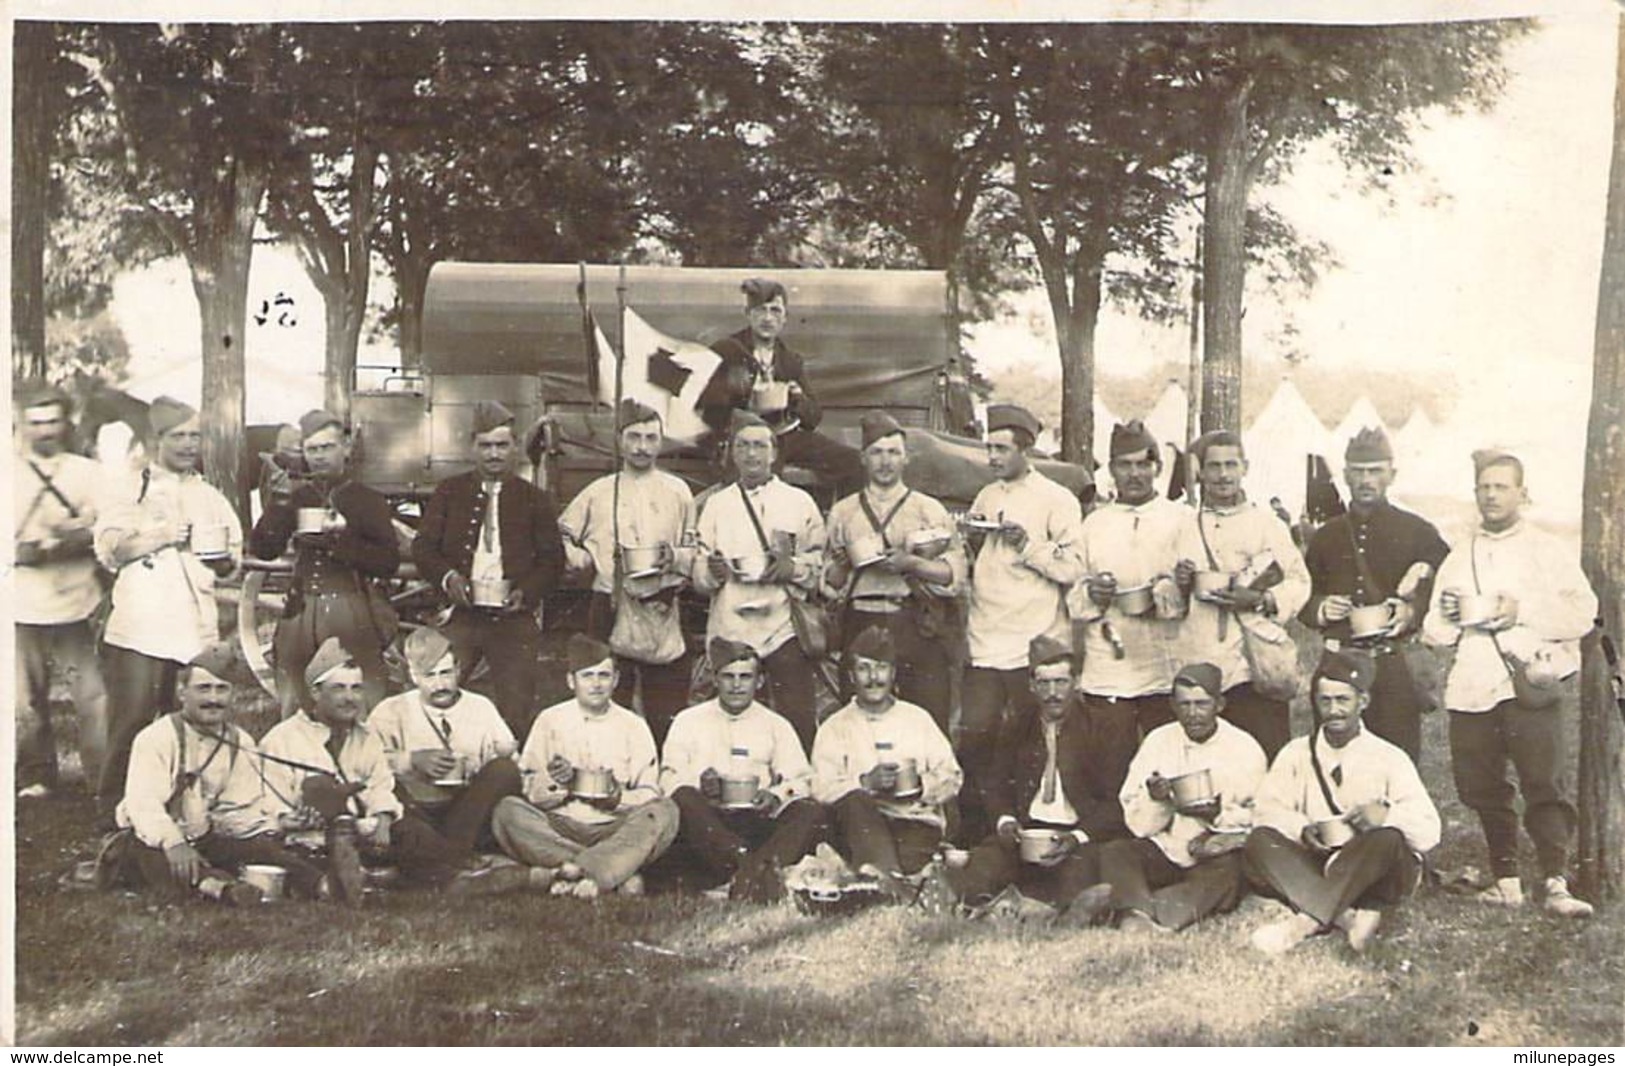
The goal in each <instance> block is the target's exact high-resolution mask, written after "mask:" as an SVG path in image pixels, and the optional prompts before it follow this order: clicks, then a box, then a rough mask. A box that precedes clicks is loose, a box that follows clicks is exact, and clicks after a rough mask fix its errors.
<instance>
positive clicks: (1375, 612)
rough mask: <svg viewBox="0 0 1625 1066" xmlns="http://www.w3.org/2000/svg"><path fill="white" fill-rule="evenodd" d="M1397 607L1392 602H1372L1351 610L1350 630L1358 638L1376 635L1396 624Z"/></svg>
mask: <svg viewBox="0 0 1625 1066" xmlns="http://www.w3.org/2000/svg"><path fill="white" fill-rule="evenodd" d="M1395 617H1396V613H1395V607H1394V605H1393V604H1391V603H1371V604H1366V605H1365V606H1364V607H1356V608H1354V610H1352V611H1350V612H1349V632H1350V633H1352V634H1353V635H1354V636H1355V637H1356V638H1360V637H1374V636H1377V635H1378V634H1380V633H1381V632H1382V631H1383V630H1385V629H1387V628H1388V627H1389V626H1391V625H1393V624H1394V618H1395Z"/></svg>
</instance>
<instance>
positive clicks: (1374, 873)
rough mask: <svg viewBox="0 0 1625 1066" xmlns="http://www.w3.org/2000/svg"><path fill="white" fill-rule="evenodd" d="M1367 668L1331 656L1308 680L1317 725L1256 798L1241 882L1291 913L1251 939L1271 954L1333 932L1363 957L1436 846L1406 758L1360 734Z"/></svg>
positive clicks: (1366, 663) (1434, 828)
mask: <svg viewBox="0 0 1625 1066" xmlns="http://www.w3.org/2000/svg"><path fill="white" fill-rule="evenodd" d="M1375 673H1376V670H1375V667H1374V666H1373V665H1372V662H1371V659H1370V657H1369V656H1366V655H1364V654H1362V653H1353V652H1338V651H1328V652H1326V654H1325V656H1324V657H1323V658H1322V659H1321V661H1320V666H1319V667H1318V668H1317V669H1316V670H1315V674H1314V676H1313V677H1312V678H1311V679H1310V682H1309V693H1310V696H1311V698H1312V699H1313V700H1314V701H1315V710H1316V712H1317V713H1318V715H1319V718H1320V723H1321V724H1320V727H1319V728H1318V729H1316V730H1315V731H1314V732H1312V733H1310V734H1309V735H1308V736H1307V737H1298V738H1297V739H1295V740H1293V741H1291V742H1290V743H1288V744H1287V746H1286V747H1284V748H1282V749H1281V754H1280V755H1278V756H1276V758H1275V765H1273V766H1271V767H1270V771H1269V774H1268V775H1267V776H1266V777H1265V778H1264V784H1263V786H1262V787H1261V788H1260V789H1259V792H1258V809H1257V812H1256V813H1255V815H1254V817H1253V821H1254V823H1255V826H1256V828H1254V829H1253V831H1252V833H1251V834H1250V835H1249V836H1248V837H1247V845H1246V853H1245V854H1246V866H1247V878H1248V880H1249V881H1250V882H1251V883H1252V884H1253V887H1254V888H1256V889H1257V890H1258V891H1259V892H1262V893H1265V894H1267V895H1271V896H1275V897H1277V898H1279V899H1282V900H1285V901H1286V903H1287V904H1288V905H1289V906H1291V908H1292V910H1293V914H1292V915H1291V917H1289V918H1286V919H1284V920H1283V921H1279V922H1275V923H1272V924H1270V925H1266V926H1264V927H1262V928H1260V929H1258V930H1256V931H1255V932H1254V933H1253V945H1254V946H1255V947H1257V948H1258V949H1259V950H1260V951H1263V952H1266V953H1268V954H1272V955H1273V954H1280V953H1282V952H1286V951H1290V950H1291V949H1292V948H1293V947H1295V946H1297V945H1298V944H1299V943H1301V942H1302V941H1304V940H1306V939H1308V938H1309V937H1311V936H1314V935H1315V934H1316V933H1323V932H1326V931H1328V930H1330V929H1332V928H1333V927H1336V928H1338V929H1342V930H1343V931H1344V932H1346V933H1347V934H1348V939H1349V946H1350V947H1352V948H1353V949H1354V950H1355V951H1364V950H1365V949H1366V947H1367V946H1369V945H1370V943H1371V938H1372V937H1373V936H1374V935H1375V934H1376V932H1377V926H1378V925H1379V924H1381V921H1382V908H1387V907H1393V906H1395V905H1397V904H1398V903H1399V902H1400V901H1401V900H1403V899H1404V898H1405V897H1406V896H1408V895H1409V894H1410V893H1411V892H1412V891H1413V890H1415V888H1416V884H1417V881H1418V880H1419V879H1420V876H1421V870H1422V860H1421V854H1422V853H1423V852H1426V851H1429V850H1431V849H1432V848H1433V847H1434V846H1435V845H1436V844H1438V843H1439V829H1440V827H1439V812H1438V809H1437V808H1435V807H1434V806H1433V800H1432V799H1430V798H1429V797H1428V794H1427V789H1425V788H1424V787H1423V786H1422V779H1421V778H1420V777H1419V776H1418V775H1417V773H1416V767H1415V765H1414V764H1413V763H1412V762H1411V760H1410V757H1409V756H1407V755H1406V754H1405V753H1404V752H1403V751H1402V750H1400V749H1399V748H1397V747H1395V746H1394V745H1392V744H1390V743H1388V741H1386V740H1383V739H1382V738H1381V737H1379V736H1377V735H1376V734H1374V733H1371V732H1369V731H1368V730H1366V729H1364V728H1363V727H1362V725H1361V716H1362V715H1363V714H1364V713H1365V709H1366V707H1367V706H1368V705H1369V704H1370V702H1371V685H1372V682H1373V680H1374V678H1375Z"/></svg>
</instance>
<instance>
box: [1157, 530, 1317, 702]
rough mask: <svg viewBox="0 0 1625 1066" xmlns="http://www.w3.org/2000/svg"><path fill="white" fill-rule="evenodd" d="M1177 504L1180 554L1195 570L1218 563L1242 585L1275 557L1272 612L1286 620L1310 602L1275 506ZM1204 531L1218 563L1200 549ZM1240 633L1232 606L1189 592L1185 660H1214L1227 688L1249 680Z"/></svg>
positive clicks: (1302, 568) (1300, 564)
mask: <svg viewBox="0 0 1625 1066" xmlns="http://www.w3.org/2000/svg"><path fill="white" fill-rule="evenodd" d="M1181 509H1182V510H1183V511H1184V512H1185V514H1186V516H1187V518H1186V529H1185V533H1184V536H1183V538H1182V541H1181V544H1180V547H1179V549H1178V554H1179V558H1182V559H1189V560H1190V561H1191V562H1193V563H1195V564H1196V568H1197V569H1198V570H1211V569H1218V570H1223V571H1226V572H1228V573H1231V574H1236V575H1237V578H1236V584H1237V585H1242V586H1245V585H1247V584H1249V583H1251V582H1252V580H1253V579H1254V578H1256V577H1258V576H1260V575H1261V574H1263V573H1264V571H1266V570H1268V569H1269V568H1270V564H1271V563H1277V564H1279V565H1280V567H1281V573H1282V575H1283V577H1282V580H1281V582H1280V583H1279V584H1277V585H1274V586H1272V587H1271V588H1270V590H1269V594H1270V597H1271V598H1272V599H1274V601H1275V613H1274V614H1273V615H1272V616H1271V617H1273V618H1275V619H1276V620H1277V621H1279V622H1285V621H1286V620H1287V619H1289V618H1293V617H1295V616H1296V615H1297V613H1298V612H1299V611H1301V610H1303V605H1304V604H1305V603H1308V602H1309V568H1308V566H1306V565H1305V564H1304V561H1303V556H1302V555H1301V554H1300V553H1299V552H1298V546H1297V545H1296V544H1295V543H1293V541H1292V531H1291V530H1289V529H1288V528H1287V527H1286V523H1285V522H1282V521H1281V520H1280V519H1279V518H1277V517H1276V516H1275V512H1273V511H1271V510H1270V509H1269V508H1267V507H1260V506H1258V505H1257V504H1255V503H1251V502H1246V503H1242V504H1240V505H1239V506H1236V507H1227V508H1224V509H1218V508H1206V507H1204V508H1202V510H1200V511H1192V510H1191V509H1190V508H1189V507H1184V508H1181ZM1198 523H1200V525H1198ZM1204 532H1205V533H1206V534H1207V547H1208V548H1209V549H1211V550H1212V552H1213V557H1214V559H1216V560H1217V562H1218V565H1217V566H1216V567H1215V566H1214V565H1213V564H1212V563H1210V562H1209V560H1208V556H1207V551H1206V550H1204V549H1203V546H1202V545H1203V540H1202V534H1203V533H1204ZM1221 618H1222V619H1223V622H1222V625H1221V621H1220V619H1221ZM1221 629H1222V636H1221ZM1241 633H1242V629H1241V623H1240V622H1238V621H1237V620H1236V614H1235V612H1234V611H1230V610H1221V609H1220V608H1219V607H1216V606H1214V605H1213V604H1211V603H1207V602H1205V601H1203V600H1199V599H1197V598H1196V597H1195V596H1192V597H1191V598H1190V613H1189V614H1188V615H1187V616H1186V618H1185V622H1184V625H1183V626H1182V627H1181V634H1182V636H1183V638H1184V642H1185V647H1186V651H1185V653H1184V656H1183V657H1184V659H1185V661H1186V662H1209V663H1212V664H1213V665H1214V666H1217V667H1218V668H1219V671H1220V672H1221V673H1222V674H1223V675H1224V687H1225V689H1226V690H1229V689H1232V688H1234V687H1236V686H1237V685H1240V684H1242V683H1244V682H1247V681H1250V680H1252V670H1251V669H1250V668H1249V666H1248V665H1247V653H1246V651H1245V650H1244V649H1243V647H1242V636H1241ZM1171 681H1172V679H1171V678H1170V682H1171Z"/></svg>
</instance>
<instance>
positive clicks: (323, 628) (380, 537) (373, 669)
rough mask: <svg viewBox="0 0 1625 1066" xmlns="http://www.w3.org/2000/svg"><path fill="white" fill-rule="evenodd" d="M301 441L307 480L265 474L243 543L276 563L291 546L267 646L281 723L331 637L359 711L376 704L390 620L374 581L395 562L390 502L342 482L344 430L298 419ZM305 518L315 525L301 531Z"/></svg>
mask: <svg viewBox="0 0 1625 1066" xmlns="http://www.w3.org/2000/svg"><path fill="white" fill-rule="evenodd" d="M299 432H300V435H301V439H302V441H303V444H304V454H305V462H306V464H308V465H309V467H310V480H308V481H299V482H298V483H297V484H296V483H295V482H294V480H293V477H292V476H291V475H290V474H289V472H288V471H286V470H283V469H282V468H281V467H275V468H274V469H272V470H271V471H270V473H268V474H267V475H266V477H267V484H268V486H269V487H270V489H271V493H270V502H269V503H268V505H267V506H266V508H265V513H264V514H262V515H261V516H260V520H259V521H258V522H257V523H255V525H254V531H253V533H252V534H251V535H250V537H249V545H250V548H251V549H252V551H253V553H254V555H255V556H257V557H258V558H261V559H275V558H277V557H278V556H280V555H281V554H282V553H283V552H284V551H285V550H286V549H287V547H288V542H289V540H290V539H291V540H292V541H293V544H294V564H293V587H292V588H291V589H290V590H289V592H288V606H287V610H286V612H285V613H284V614H283V616H282V620H281V621H280V622H278V623H277V627H276V636H275V637H274V638H273V647H274V649H275V651H276V664H277V698H278V701H279V702H280V703H281V705H282V715H283V717H284V718H286V717H287V716H288V715H291V714H292V713H293V712H294V710H295V709H297V708H298V707H300V706H304V705H308V700H309V694H308V693H307V692H305V691H304V688H303V684H302V679H303V675H304V672H305V664H306V663H308V662H310V660H311V657H312V656H313V655H315V654H316V649H318V648H320V647H321V646H322V644H323V642H325V641H326V640H328V639H329V638H332V637H337V638H339V640H340V641H342V642H343V643H344V646H345V647H347V648H349V649H350V650H351V652H352V654H354V655H355V657H356V662H357V663H359V664H360V666H361V670H362V673H363V675H364V676H365V678H366V696H365V701H366V708H367V709H371V708H372V707H373V706H374V705H375V704H377V702H378V701H379V700H381V699H383V698H384V678H385V670H384V655H383V651H384V648H385V647H386V646H388V644H389V642H390V641H391V640H392V639H394V636H395V625H396V621H395V612H394V610H393V609H392V608H391V607H390V606H389V602H388V601H387V600H386V599H385V598H384V597H383V595H382V594H381V593H380V592H379V591H378V589H377V588H375V587H374V586H373V580H374V579H383V578H389V577H394V576H395V570H396V568H397V567H399V566H400V561H401V551H400V544H399V542H398V541H397V540H396V537H395V527H394V523H393V518H392V516H391V514H390V510H389V503H388V501H386V500H385V499H384V497H383V496H381V495H380V494H378V493H377V492H375V491H374V490H372V489H370V488H368V487H367V486H365V485H363V484H361V483H360V482H359V481H355V480H352V479H351V477H350V474H349V470H348V467H349V462H350V435H349V433H348V432H347V431H346V430H345V428H344V423H343V421H341V420H340V419H339V417H338V416H337V415H335V414H333V413H332V412H330V411H310V412H308V413H306V414H305V416H304V417H303V418H301V419H299ZM323 512H325V515H322V513H323ZM319 516H320V517H319ZM307 518H308V519H312V520H313V523H312V524H308V525H307V524H305V521H304V520H305V519H307Z"/></svg>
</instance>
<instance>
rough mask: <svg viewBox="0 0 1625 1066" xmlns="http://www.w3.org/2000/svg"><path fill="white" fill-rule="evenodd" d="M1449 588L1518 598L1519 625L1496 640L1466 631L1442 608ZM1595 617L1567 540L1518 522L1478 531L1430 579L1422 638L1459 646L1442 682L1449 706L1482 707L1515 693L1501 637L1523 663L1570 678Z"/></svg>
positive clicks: (1462, 708) (1477, 631) (1593, 599)
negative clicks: (1475, 576) (1497, 644)
mask: <svg viewBox="0 0 1625 1066" xmlns="http://www.w3.org/2000/svg"><path fill="white" fill-rule="evenodd" d="M1475 555H1476V557H1477V561H1478V581H1477V582H1476V583H1475V582H1474V580H1473V559H1474V556H1475ZM1445 589H1456V590H1458V591H1460V592H1463V593H1466V594H1469V595H1470V594H1472V593H1473V592H1474V590H1475V589H1482V590H1483V591H1484V592H1485V593H1497V592H1499V593H1506V594H1508V595H1510V596H1512V598H1513V599H1515V600H1517V601H1518V622H1517V624H1516V625H1514V626H1512V627H1511V628H1509V629H1507V630H1505V631H1503V632H1501V633H1498V634H1496V636H1495V638H1494V639H1493V640H1492V639H1491V637H1490V635H1489V634H1488V633H1486V632H1484V631H1483V630H1481V629H1465V630H1464V629H1462V628H1461V627H1460V626H1458V625H1456V624H1455V623H1454V622H1452V621H1450V620H1449V619H1448V618H1446V617H1445V616H1444V610H1443V608H1441V607H1440V606H1439V601H1440V598H1441V597H1442V596H1443V594H1444V590H1445ZM1596 617H1597V595H1596V593H1595V592H1593V591H1592V590H1591V585H1590V583H1589V582H1587V581H1586V576H1585V572H1584V571H1583V570H1581V569H1580V564H1579V560H1578V559H1576V558H1575V557H1574V555H1573V553H1572V552H1570V550H1569V548H1568V545H1566V544H1564V543H1563V542H1562V541H1560V540H1558V539H1557V538H1556V537H1554V536H1552V535H1551V534H1549V533H1546V532H1543V531H1542V530H1539V529H1536V528H1535V527H1534V526H1531V525H1530V524H1529V523H1528V522H1524V521H1519V522H1516V523H1514V524H1513V525H1512V527H1511V528H1509V529H1506V530H1503V531H1502V532H1500V533H1490V532H1488V531H1487V530H1484V529H1478V530H1475V531H1474V533H1473V535H1472V537H1470V538H1469V539H1468V540H1467V541H1466V543H1463V544H1458V545H1457V546H1456V547H1455V548H1453V549H1452V550H1451V552H1450V554H1449V556H1447V557H1446V558H1445V561H1444V562H1443V563H1442V564H1441V565H1440V567H1439V576H1438V578H1437V579H1435V580H1434V582H1433V602H1432V604H1431V605H1430V606H1429V608H1428V613H1427V617H1426V618H1424V619H1423V621H1422V639H1423V640H1425V641H1427V642H1428V643H1429V644H1435V645H1438V646H1440V647H1450V646H1451V645H1454V646H1455V648H1456V660H1455V663H1454V665H1452V666H1451V668H1450V676H1449V677H1448V678H1447V679H1446V681H1445V686H1444V703H1445V706H1446V707H1448V708H1450V709H1451V710H1452V711H1472V712H1481V711H1488V710H1490V709H1492V708H1493V707H1494V706H1495V705H1496V704H1498V703H1500V702H1502V701H1503V700H1510V699H1512V698H1513V689H1512V675H1511V674H1510V673H1508V672H1507V668H1506V666H1505V664H1504V663H1503V662H1502V660H1501V654H1500V652H1498V651H1497V650H1496V647H1495V642H1496V641H1497V640H1498V641H1500V644H1501V648H1502V649H1504V650H1505V651H1506V653H1507V654H1508V655H1511V656H1512V657H1514V658H1515V659H1518V660H1519V661H1520V662H1526V663H1527V662H1530V661H1532V660H1534V661H1540V662H1541V665H1542V668H1543V669H1545V670H1546V671H1547V672H1549V673H1550V675H1551V676H1552V677H1554V678H1559V677H1567V676H1568V675H1569V674H1572V673H1574V672H1575V671H1576V670H1578V669H1579V668H1580V644H1579V642H1580V638H1581V637H1583V636H1585V635H1586V634H1587V633H1588V632H1590V631H1591V625H1592V621H1593V619H1595V618H1596Z"/></svg>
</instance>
